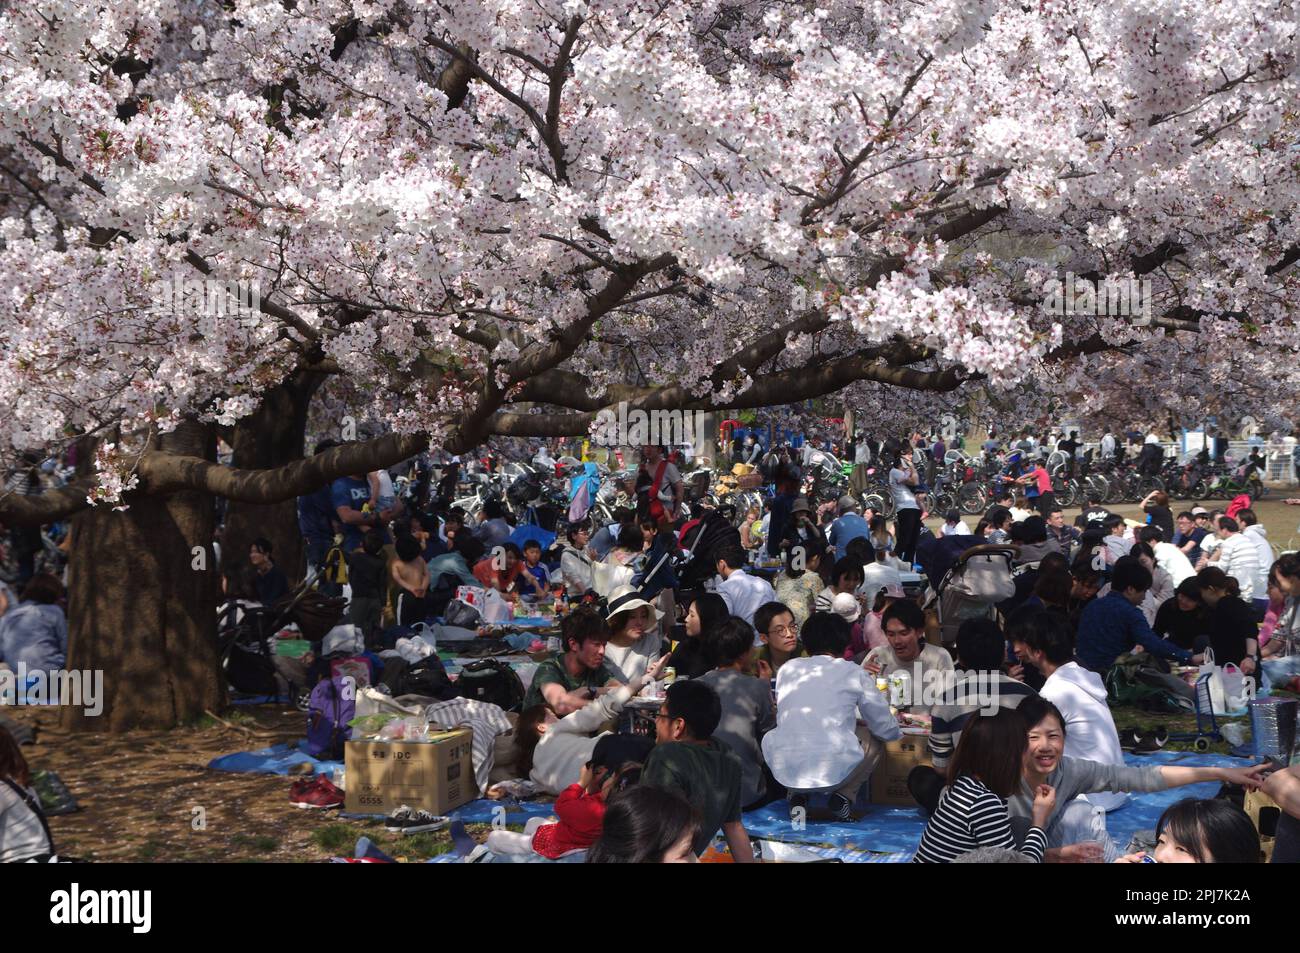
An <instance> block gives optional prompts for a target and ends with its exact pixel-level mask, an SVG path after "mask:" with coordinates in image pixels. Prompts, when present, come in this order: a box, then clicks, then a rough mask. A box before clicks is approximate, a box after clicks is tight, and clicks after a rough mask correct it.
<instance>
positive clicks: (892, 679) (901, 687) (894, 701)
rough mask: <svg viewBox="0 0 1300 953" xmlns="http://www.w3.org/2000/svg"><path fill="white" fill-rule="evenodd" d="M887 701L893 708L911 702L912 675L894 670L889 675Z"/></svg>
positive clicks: (901, 706)
mask: <svg viewBox="0 0 1300 953" xmlns="http://www.w3.org/2000/svg"><path fill="white" fill-rule="evenodd" d="M889 703H890V704H891V705H893V706H894V707H895V708H906V707H907V706H908V705H910V704H912V676H911V675H909V674H908V673H907V672H895V673H894V674H893V675H890V676H889Z"/></svg>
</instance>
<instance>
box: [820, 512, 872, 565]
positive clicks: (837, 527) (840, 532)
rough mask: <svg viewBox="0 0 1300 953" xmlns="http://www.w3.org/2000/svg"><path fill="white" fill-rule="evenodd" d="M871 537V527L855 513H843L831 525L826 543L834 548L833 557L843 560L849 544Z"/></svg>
mask: <svg viewBox="0 0 1300 953" xmlns="http://www.w3.org/2000/svg"><path fill="white" fill-rule="evenodd" d="M870 535H871V527H870V526H869V525H868V524H867V521H866V520H864V519H863V518H862V517H861V516H859V515H858V514H857V513H845V514H844V515H843V516H841V517H840V518H839V519H837V520H836V521H835V522H833V523H831V531H830V534H829V535H828V536H827V537H826V541H827V542H828V543H830V544H831V545H832V546H834V547H835V557H836V558H837V559H843V558H844V557H845V556H847V555H848V553H846V552H845V550H846V549H848V545H849V543H851V542H852V541H853V540H855V539H862V538H863V537H865V536H870Z"/></svg>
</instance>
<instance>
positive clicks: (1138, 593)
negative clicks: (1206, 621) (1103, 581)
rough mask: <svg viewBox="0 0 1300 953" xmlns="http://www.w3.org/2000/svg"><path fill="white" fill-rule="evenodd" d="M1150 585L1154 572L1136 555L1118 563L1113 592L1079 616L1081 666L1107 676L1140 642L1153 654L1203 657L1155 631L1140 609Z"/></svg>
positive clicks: (1112, 578)
mask: <svg viewBox="0 0 1300 953" xmlns="http://www.w3.org/2000/svg"><path fill="white" fill-rule="evenodd" d="M1150 588H1151V573H1150V571H1149V570H1148V569H1147V568H1146V567H1145V566H1143V565H1142V563H1140V562H1139V561H1138V560H1137V558H1136V557H1133V556H1124V557H1122V558H1121V559H1120V560H1119V561H1118V562H1116V563H1115V567H1114V569H1113V570H1112V572H1111V576H1110V592H1109V593H1107V594H1106V596H1104V597H1103V598H1100V599H1094V600H1093V601H1092V602H1090V603H1089V604H1088V606H1087V607H1086V608H1085V609H1084V610H1083V614H1082V615H1080V617H1079V636H1078V640H1077V643H1076V645H1075V655H1076V656H1077V657H1078V659H1079V664H1080V665H1082V666H1083V667H1084V668H1087V669H1091V670H1092V671H1094V672H1096V673H1098V674H1099V675H1105V674H1106V672H1107V671H1108V670H1109V669H1110V667H1111V666H1112V665H1114V664H1115V660H1116V659H1117V658H1119V657H1120V656H1121V655H1124V654H1125V653H1128V652H1131V651H1133V648H1134V646H1138V645H1140V646H1142V648H1143V649H1145V650H1146V651H1148V652H1150V653H1151V654H1153V655H1156V656H1158V657H1160V658H1165V659H1175V660H1177V661H1179V662H1181V663H1183V664H1184V665H1187V664H1191V663H1192V662H1195V661H1198V660H1199V656H1193V655H1192V653H1191V652H1188V651H1187V650H1186V649H1180V648H1179V647H1178V646H1176V645H1174V643H1172V642H1169V641H1167V640H1165V639H1162V638H1160V636H1158V635H1156V634H1155V633H1154V632H1152V631H1151V626H1150V625H1148V624H1147V620H1146V617H1145V616H1144V615H1143V614H1142V610H1141V609H1139V608H1138V606H1140V605H1141V604H1142V600H1143V599H1144V598H1145V597H1146V593H1147V590H1148V589H1150Z"/></svg>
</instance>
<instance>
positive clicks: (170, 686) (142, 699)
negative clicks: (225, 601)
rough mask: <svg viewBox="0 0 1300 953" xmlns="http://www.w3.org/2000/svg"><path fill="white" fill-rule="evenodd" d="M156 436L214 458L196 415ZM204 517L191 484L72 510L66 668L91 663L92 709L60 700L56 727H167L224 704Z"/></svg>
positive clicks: (211, 519)
mask: <svg viewBox="0 0 1300 953" xmlns="http://www.w3.org/2000/svg"><path fill="white" fill-rule="evenodd" d="M158 446H159V449H162V450H167V451H170V452H173V453H183V454H193V455H196V456H201V457H205V458H207V459H209V460H211V459H215V457H216V441H215V437H214V435H213V432H212V429H211V428H210V427H205V426H202V425H199V424H193V423H187V424H183V425H181V427H179V428H178V429H177V430H176V431H175V432H173V433H171V434H165V435H163V436H161V437H160V438H159V440H158ZM85 457H86V459H89V457H90V454H86V455H85ZM215 528H216V517H215V510H214V499H213V497H212V496H211V495H210V494H207V493H202V492H199V491H194V490H186V491H181V492H176V493H168V494H165V495H162V496H142V497H139V498H137V499H135V500H133V501H132V503H131V506H130V508H129V509H128V510H126V511H125V512H115V511H113V510H111V509H108V508H106V507H94V508H91V509H88V510H84V511H82V512H81V513H78V514H77V515H76V516H75V517H74V518H73V522H72V543H73V545H72V547H71V550H70V558H69V562H68V663H67V667H68V669H70V670H73V671H85V670H90V671H92V672H93V671H98V672H102V673H103V694H102V698H103V710H102V712H101V713H100V714H99V715H97V716H95V715H90V714H88V713H87V712H86V710H85V708H75V707H67V708H64V709H63V714H62V724H63V726H64V727H65V728H70V729H74V730H81V731H109V732H122V731H128V730H130V729H132V728H169V727H173V726H175V725H177V724H181V723H185V722H189V721H192V720H194V719H195V718H197V717H198V716H199V715H201V714H202V713H203V711H204V709H209V710H212V711H216V710H218V709H220V708H222V707H223V706H224V705H225V702H226V691H225V681H224V679H223V677H222V675H221V668H220V665H219V661H218V657H217V647H216V636H217V625H216V622H217V615H216V608H217V600H218V595H219V593H220V586H219V584H218V581H217V567H216V560H215V559H213V553H212V548H211V543H212V538H213V531H214V530H215Z"/></svg>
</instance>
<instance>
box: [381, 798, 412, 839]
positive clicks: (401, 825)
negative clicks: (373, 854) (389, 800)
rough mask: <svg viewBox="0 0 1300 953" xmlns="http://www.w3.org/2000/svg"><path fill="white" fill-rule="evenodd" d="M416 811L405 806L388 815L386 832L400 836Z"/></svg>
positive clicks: (385, 822) (385, 826)
mask: <svg viewBox="0 0 1300 953" xmlns="http://www.w3.org/2000/svg"><path fill="white" fill-rule="evenodd" d="M414 813H415V811H413V810H411V808H409V807H408V806H406V805H405V804H403V805H402V806H401V807H399V808H397V809H396V810H394V811H393V813H391V814H389V815H388V820H386V821H384V830H386V831H389V832H391V833H393V834H400V833H402V831H404V830H405V829H406V825H407V823H408V822H409V821H410V820H411V815H412V814H414Z"/></svg>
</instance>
